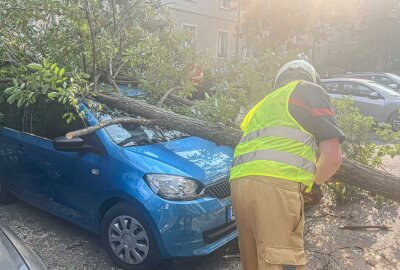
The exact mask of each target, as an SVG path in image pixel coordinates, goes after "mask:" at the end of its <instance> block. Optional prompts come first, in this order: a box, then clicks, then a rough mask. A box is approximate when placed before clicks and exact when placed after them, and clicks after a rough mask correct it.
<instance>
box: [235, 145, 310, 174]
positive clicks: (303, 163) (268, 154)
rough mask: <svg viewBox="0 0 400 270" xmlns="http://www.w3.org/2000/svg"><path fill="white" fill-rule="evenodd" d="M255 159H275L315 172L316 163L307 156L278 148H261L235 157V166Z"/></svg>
mask: <svg viewBox="0 0 400 270" xmlns="http://www.w3.org/2000/svg"><path fill="white" fill-rule="evenodd" d="M253 160H273V161H275V162H279V163H284V164H288V165H291V166H295V167H298V168H301V169H303V170H305V171H308V172H310V173H315V163H314V162H312V161H309V160H307V159H305V158H302V157H299V156H296V155H292V154H289V153H285V152H280V151H276V150H259V151H256V152H251V153H248V154H244V155H241V156H238V157H236V158H235V162H234V166H238V165H240V164H243V163H246V162H250V161H253Z"/></svg>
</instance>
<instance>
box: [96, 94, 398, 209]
mask: <svg viewBox="0 0 400 270" xmlns="http://www.w3.org/2000/svg"><path fill="white" fill-rule="evenodd" d="M95 98H96V99H97V100H98V101H99V102H101V103H104V104H106V105H108V106H110V107H112V108H116V109H119V110H121V111H124V112H126V113H129V114H132V115H135V116H141V117H144V118H146V119H149V120H154V121H155V122H156V123H157V125H160V126H163V127H166V128H169V129H174V130H179V131H182V132H184V133H187V134H190V135H193V136H198V137H201V138H204V139H207V140H210V141H214V142H216V143H217V144H219V145H227V146H231V147H235V146H236V145H237V144H238V143H239V140H240V138H241V135H242V132H241V131H240V130H238V129H234V128H229V127H226V126H224V125H223V124H215V123H209V122H205V121H202V120H198V119H193V118H190V117H187V116H183V115H179V114H176V113H173V112H171V111H167V110H164V109H161V108H157V107H156V106H152V105H150V104H147V103H144V102H142V101H138V100H135V99H132V98H128V97H122V96H109V95H104V94H97V95H96V97H95ZM333 179H334V180H335V181H341V182H346V183H349V184H352V185H354V186H357V187H360V188H362V189H364V190H367V191H370V192H372V193H374V194H378V195H381V196H383V197H385V198H388V199H392V200H394V201H398V202H400V178H399V177H396V176H393V175H390V174H387V173H384V172H382V171H378V170H375V169H372V168H370V167H367V166H364V165H362V164H360V163H357V162H355V161H352V160H349V159H347V158H344V159H343V164H342V166H341V168H340V169H339V170H338V172H337V173H336V175H335V176H334V177H333Z"/></svg>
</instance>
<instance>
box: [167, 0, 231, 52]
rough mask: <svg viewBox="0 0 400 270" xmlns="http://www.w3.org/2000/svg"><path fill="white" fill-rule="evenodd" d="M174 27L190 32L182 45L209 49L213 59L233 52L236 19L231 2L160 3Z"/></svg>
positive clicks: (189, 0)
mask: <svg viewBox="0 0 400 270" xmlns="http://www.w3.org/2000/svg"><path fill="white" fill-rule="evenodd" d="M162 2H163V4H164V5H165V6H167V7H169V8H170V10H171V14H172V16H173V18H174V19H175V21H176V23H177V25H178V26H180V27H182V29H184V30H187V31H188V32H190V33H191V39H190V40H187V41H186V42H185V45H186V46H195V47H197V48H198V49H200V50H205V49H209V50H211V51H213V52H214V53H215V56H216V57H229V56H231V55H233V54H235V52H236V49H237V48H236V43H237V24H238V16H237V11H236V8H235V5H234V0H163V1H162Z"/></svg>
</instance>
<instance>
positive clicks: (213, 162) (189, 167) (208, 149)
mask: <svg viewBox="0 0 400 270" xmlns="http://www.w3.org/2000/svg"><path fill="white" fill-rule="evenodd" d="M123 151H124V153H125V155H126V157H127V158H128V159H129V160H130V161H131V162H132V164H133V166H135V167H136V168H138V169H140V170H141V171H142V172H143V173H145V174H146V173H163V174H174V175H182V176H186V177H191V178H194V179H197V180H199V181H201V182H202V183H203V184H205V185H208V184H211V183H213V182H216V181H219V180H221V179H223V178H227V177H229V170H230V167H231V164H232V159H233V150H232V148H230V147H227V146H217V145H216V144H215V143H213V142H211V141H208V140H205V139H201V138H198V137H188V138H182V139H178V140H173V141H168V142H163V143H156V144H151V145H145V146H136V147H125V148H123Z"/></svg>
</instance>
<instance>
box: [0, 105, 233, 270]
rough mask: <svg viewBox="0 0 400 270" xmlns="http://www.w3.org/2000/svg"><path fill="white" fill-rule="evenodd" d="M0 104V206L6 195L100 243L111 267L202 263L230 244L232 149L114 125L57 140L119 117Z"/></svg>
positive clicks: (93, 109)
mask: <svg viewBox="0 0 400 270" xmlns="http://www.w3.org/2000/svg"><path fill="white" fill-rule="evenodd" d="M80 110H81V112H83V113H84V115H85V117H84V118H83V119H82V118H80V117H79V116H78V115H75V116H76V120H75V121H72V122H71V123H69V124H68V123H67V122H66V121H65V119H63V116H64V115H65V114H66V113H68V112H73V108H69V107H66V106H64V105H62V104H60V103H58V102H52V101H47V102H46V101H43V100H38V101H37V102H36V103H35V104H34V105H32V106H29V107H27V108H17V107H16V106H12V105H8V104H7V103H6V102H3V103H0V112H1V113H2V114H3V115H4V117H3V127H2V128H1V127H0V187H1V189H0V190H1V192H0V200H4V199H9V197H10V194H12V195H14V196H16V197H18V198H19V199H21V200H23V201H26V202H28V203H30V204H32V205H34V206H36V207H39V208H41V209H43V210H45V211H48V212H50V213H52V214H54V215H57V216H59V217H61V218H63V219H66V220H68V221H70V222H73V223H75V224H77V225H79V226H81V227H83V228H85V229H88V230H90V231H92V232H95V233H98V234H100V235H101V237H102V240H103V243H104V247H105V250H106V251H107V253H108V254H109V256H110V257H111V259H112V260H113V262H114V263H115V264H116V265H118V266H119V267H121V268H124V269H140V270H151V269H153V268H155V267H156V266H157V265H158V264H159V263H160V261H161V260H162V259H173V258H181V257H193V256H202V255H207V254H209V253H211V252H213V251H214V250H216V249H218V248H219V247H222V246H223V245H225V244H227V243H228V242H230V241H231V240H234V239H236V237H237V230H236V226H235V222H234V216H233V212H232V206H231V199H230V185H229V181H228V178H229V169H230V165H231V162H232V157H233V150H232V149H231V148H230V147H226V146H217V145H216V144H215V143H213V142H211V141H207V140H204V139H201V138H197V137H190V136H187V135H185V134H182V133H180V132H177V131H171V130H165V129H162V128H159V127H145V126H139V125H133V124H119V125H113V126H109V127H106V128H104V129H101V130H98V131H97V132H95V133H92V134H89V135H86V136H82V137H81V138H76V139H72V140H67V139H66V138H65V137H64V136H65V134H66V133H67V132H69V131H74V130H78V129H82V128H85V127H87V126H93V125H96V124H98V123H99V122H100V121H101V120H104V119H109V118H112V117H115V116H116V117H118V116H124V115H123V114H122V113H121V112H118V111H114V110H109V109H107V107H106V106H103V107H102V109H100V108H99V106H98V104H96V103H93V102H90V101H86V102H85V103H81V104H80Z"/></svg>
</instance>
